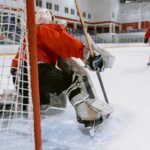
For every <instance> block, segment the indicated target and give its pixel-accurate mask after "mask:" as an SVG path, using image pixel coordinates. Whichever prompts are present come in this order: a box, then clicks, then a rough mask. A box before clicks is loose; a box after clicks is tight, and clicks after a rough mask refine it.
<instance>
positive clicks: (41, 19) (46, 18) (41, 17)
mask: <svg viewBox="0 0 150 150" xmlns="http://www.w3.org/2000/svg"><path fill="white" fill-rule="evenodd" d="M53 21H54V16H53V14H52V12H50V11H49V10H47V9H46V8H40V9H39V10H37V12H36V15H35V22H36V24H42V23H51V22H53Z"/></svg>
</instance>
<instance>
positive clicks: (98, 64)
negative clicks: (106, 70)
mask: <svg viewBox="0 0 150 150" xmlns="http://www.w3.org/2000/svg"><path fill="white" fill-rule="evenodd" d="M87 64H88V66H89V67H90V69H92V70H94V71H96V70H98V71H103V67H104V62H103V59H102V56H101V55H100V54H99V55H94V56H89V58H88V60H87Z"/></svg>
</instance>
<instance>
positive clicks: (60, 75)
mask: <svg viewBox="0 0 150 150" xmlns="http://www.w3.org/2000/svg"><path fill="white" fill-rule="evenodd" d="M16 74H17V69H16V71H15V73H14V74H12V75H13V83H14V84H15V85H16V89H17V87H19V93H20V95H22V97H23V103H24V104H25V105H24V108H23V109H24V110H25V109H26V104H28V95H29V87H28V71H27V63H26V62H24V65H23V67H21V75H20V76H19V78H18V76H16ZM38 75H39V92H40V104H41V105H43V104H49V103H50V93H55V94H56V95H58V94H60V93H61V92H62V91H64V90H66V89H67V88H68V87H69V86H70V85H71V84H72V76H73V74H71V73H66V72H64V71H62V70H60V69H58V68H56V67H55V65H53V64H46V63H41V64H38ZM17 85H19V86H17Z"/></svg>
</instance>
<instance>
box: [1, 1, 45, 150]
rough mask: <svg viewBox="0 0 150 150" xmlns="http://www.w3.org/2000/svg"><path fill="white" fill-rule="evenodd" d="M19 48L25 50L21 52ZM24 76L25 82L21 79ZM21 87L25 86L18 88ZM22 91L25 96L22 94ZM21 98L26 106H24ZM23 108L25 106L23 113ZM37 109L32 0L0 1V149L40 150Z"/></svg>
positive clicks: (37, 96) (38, 112) (37, 91)
mask: <svg viewBox="0 0 150 150" xmlns="http://www.w3.org/2000/svg"><path fill="white" fill-rule="evenodd" d="M24 39H26V40H25V43H24ZM23 45H25V47H26V48H25V51H24V52H22V49H23ZM18 47H19V48H20V49H19V55H18V58H17V61H18V65H17V73H16V75H15V78H16V80H17V81H15V82H13V79H14V78H13V77H14V76H12V75H11V74H10V69H11V67H10V66H11V60H12V58H13V57H14V52H17V50H18ZM11 50H12V51H13V50H14V51H13V52H12V51H11ZM10 54H11V55H10ZM24 56H26V59H24ZM24 62H25V64H26V65H24ZM24 69H26V70H27V72H26V73H25V72H23V70H24ZM24 74H25V75H26V76H27V80H24V77H23V76H24ZM24 84H27V87H24V86H21V85H24ZM21 91H22V92H21ZM24 91H27V93H28V94H27V95H24ZM24 98H26V99H28V103H24V100H23V99H24ZM24 106H27V110H26V111H24V110H23V107H24ZM39 110H40V109H39V87H38V69H37V54H36V35H35V11H34V0H15V1H14V0H1V1H0V135H1V136H0V149H2V150H10V149H11V150H16V149H22V150H41V149H42V146H41V128H40V111H39Z"/></svg>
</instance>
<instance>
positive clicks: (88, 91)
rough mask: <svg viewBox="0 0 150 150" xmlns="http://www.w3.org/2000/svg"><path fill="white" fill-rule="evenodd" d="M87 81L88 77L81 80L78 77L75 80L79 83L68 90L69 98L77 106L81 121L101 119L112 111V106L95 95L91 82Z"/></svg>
mask: <svg viewBox="0 0 150 150" xmlns="http://www.w3.org/2000/svg"><path fill="white" fill-rule="evenodd" d="M87 81H88V80H86V78H84V79H82V80H81V78H80V77H78V80H77V81H76V82H75V83H77V84H74V86H71V88H70V89H69V90H68V91H69V92H68V97H69V100H70V102H71V104H72V105H73V106H74V107H75V110H76V115H77V120H78V121H79V120H80V121H79V122H84V121H96V120H100V118H103V117H106V116H108V115H109V114H111V113H112V107H111V106H110V105H109V104H107V103H105V102H102V101H100V100H99V99H98V98H97V97H94V96H95V95H94V94H93V92H92V88H90V83H89V82H87ZM87 87H88V88H87Z"/></svg>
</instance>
